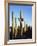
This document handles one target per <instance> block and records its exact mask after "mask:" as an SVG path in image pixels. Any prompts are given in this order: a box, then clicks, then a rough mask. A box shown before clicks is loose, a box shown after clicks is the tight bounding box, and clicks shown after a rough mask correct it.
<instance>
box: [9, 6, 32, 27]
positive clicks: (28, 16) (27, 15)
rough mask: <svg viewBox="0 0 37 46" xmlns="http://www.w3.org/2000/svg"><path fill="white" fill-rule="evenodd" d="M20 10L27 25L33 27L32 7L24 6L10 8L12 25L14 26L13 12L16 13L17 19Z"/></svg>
mask: <svg viewBox="0 0 37 46" xmlns="http://www.w3.org/2000/svg"><path fill="white" fill-rule="evenodd" d="M20 10H21V12H22V15H23V17H24V21H25V23H27V24H28V25H31V26H32V6H22V5H21V6H20V5H10V6H9V15H10V25H12V11H13V12H14V16H16V18H19V16H20ZM17 24H19V21H18V20H17Z"/></svg>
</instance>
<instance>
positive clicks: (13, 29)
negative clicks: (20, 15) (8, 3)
mask: <svg viewBox="0 0 37 46" xmlns="http://www.w3.org/2000/svg"><path fill="white" fill-rule="evenodd" d="M12 33H13V34H14V15H13V12H12Z"/></svg>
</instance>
